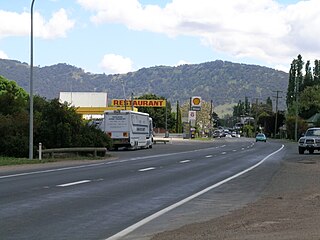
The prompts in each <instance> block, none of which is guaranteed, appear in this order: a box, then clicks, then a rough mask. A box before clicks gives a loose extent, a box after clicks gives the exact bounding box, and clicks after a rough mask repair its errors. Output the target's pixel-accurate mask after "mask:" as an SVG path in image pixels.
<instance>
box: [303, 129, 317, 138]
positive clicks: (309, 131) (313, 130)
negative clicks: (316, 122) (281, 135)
mask: <svg viewBox="0 0 320 240" xmlns="http://www.w3.org/2000/svg"><path fill="white" fill-rule="evenodd" d="M306 136H318V137H320V129H309V130H308V131H307V132H306Z"/></svg>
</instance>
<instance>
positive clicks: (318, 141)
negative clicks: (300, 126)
mask: <svg viewBox="0 0 320 240" xmlns="http://www.w3.org/2000/svg"><path fill="white" fill-rule="evenodd" d="M298 150H299V154H304V152H305V150H308V151H309V153H310V154H313V153H314V150H318V151H320V128H309V129H308V130H307V131H306V133H305V134H304V135H303V136H302V137H301V138H300V139H299V141H298Z"/></svg>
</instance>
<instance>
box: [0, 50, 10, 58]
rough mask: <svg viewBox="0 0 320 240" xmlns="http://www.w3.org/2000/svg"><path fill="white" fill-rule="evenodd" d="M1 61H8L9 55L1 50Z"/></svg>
mask: <svg viewBox="0 0 320 240" xmlns="http://www.w3.org/2000/svg"><path fill="white" fill-rule="evenodd" d="M0 59H8V55H7V54H6V53H5V52H3V51H1V50H0Z"/></svg>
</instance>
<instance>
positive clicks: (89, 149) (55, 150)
mask: <svg viewBox="0 0 320 240" xmlns="http://www.w3.org/2000/svg"><path fill="white" fill-rule="evenodd" d="M80 152H87V153H93V156H94V157H97V155H98V152H101V153H103V156H105V155H106V153H107V148H104V147H72V148H50V149H42V150H41V152H40V151H39V155H42V154H49V155H50V157H51V158H54V156H55V154H56V153H76V154H77V155H78V153H80ZM39 157H40V156H39Z"/></svg>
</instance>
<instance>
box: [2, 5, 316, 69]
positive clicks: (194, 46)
mask: <svg viewBox="0 0 320 240" xmlns="http://www.w3.org/2000/svg"><path fill="white" fill-rule="evenodd" d="M31 1H32V0H14V1H9V0H0V58H3V59H12V60H18V61H21V62H26V63H28V64H29V63H30V25H31V24H30V22H31V21H30V18H31V15H30V13H31V9H30V8H31ZM33 19H34V21H33V22H34V25H33V26H34V34H33V39H34V51H33V59H34V60H33V61H34V65H35V66H40V67H44V66H50V65H54V64H58V63H67V64H70V65H73V66H76V67H79V68H82V69H84V70H85V71H86V72H91V73H105V74H117V73H127V72H132V71H137V70H139V69H141V68H147V67H153V66H178V65H181V64H198V63H203V62H209V61H215V60H223V61H230V62H237V63H245V64H255V65H260V66H266V67H271V68H274V69H278V70H283V71H288V70H289V68H290V64H291V62H292V60H293V59H294V58H296V57H297V55H298V54H301V55H302V57H303V59H304V60H310V61H311V62H313V61H314V60H315V59H319V58H320V40H319V39H320V27H319V26H320V1H319V0H305V1H302V0H300V1H299V0H223V1H222V0H171V1H169V0H140V1H138V0H35V2H34V11H33ZM0 74H1V73H0Z"/></svg>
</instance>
